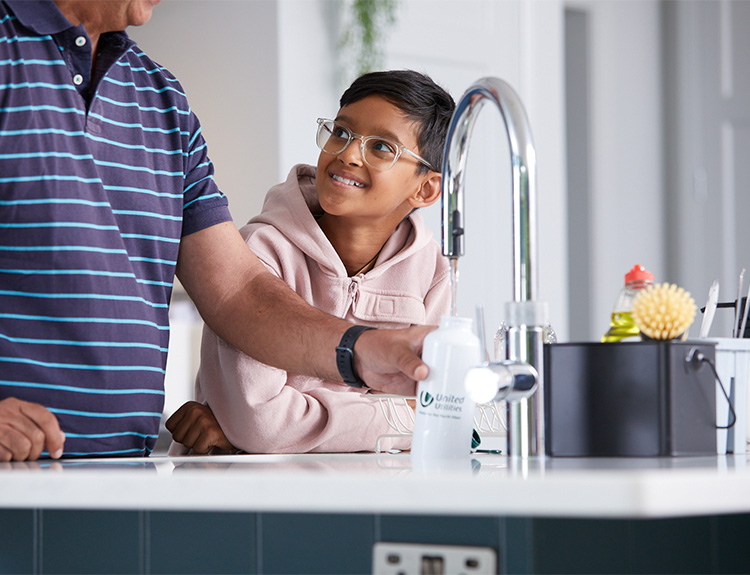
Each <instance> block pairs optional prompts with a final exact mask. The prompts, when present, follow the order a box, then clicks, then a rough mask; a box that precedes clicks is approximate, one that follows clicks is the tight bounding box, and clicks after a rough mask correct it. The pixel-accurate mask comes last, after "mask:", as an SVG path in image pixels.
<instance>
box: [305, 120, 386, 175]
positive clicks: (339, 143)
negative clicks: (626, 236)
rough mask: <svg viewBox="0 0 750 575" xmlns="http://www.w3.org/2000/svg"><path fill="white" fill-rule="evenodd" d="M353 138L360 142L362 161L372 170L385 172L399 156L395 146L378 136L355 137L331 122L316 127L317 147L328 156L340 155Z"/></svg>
mask: <svg viewBox="0 0 750 575" xmlns="http://www.w3.org/2000/svg"><path fill="white" fill-rule="evenodd" d="M355 138H358V139H360V140H362V142H363V146H362V149H363V150H364V160H365V162H367V164H369V165H370V166H372V167H373V168H376V169H380V170H387V169H388V168H390V167H391V166H393V164H395V163H396V160H397V159H398V156H399V155H400V148H399V146H398V145H397V144H395V143H393V142H391V141H389V140H386V139H383V138H379V137H378V136H367V137H366V138H363V137H362V136H355V135H354V134H353V133H352V132H351V130H349V129H348V128H346V127H345V126H342V125H341V124H338V123H337V122H333V121H331V120H325V121H322V122H320V125H319V126H318V137H317V144H318V147H319V148H320V149H321V150H323V151H324V152H327V153H329V154H340V153H341V152H343V151H344V150H345V149H346V147H347V146H348V145H349V143H350V142H351V141H352V140H353V139H355Z"/></svg>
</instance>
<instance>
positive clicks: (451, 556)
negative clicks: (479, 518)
mask: <svg viewBox="0 0 750 575" xmlns="http://www.w3.org/2000/svg"><path fill="white" fill-rule="evenodd" d="M372 573H373V575H442V574H445V575H472V574H476V575H480V574H481V575H492V574H493V573H497V553H496V552H495V550H494V549H492V548H490V547H464V546H458V545H423V544H420V543H386V542H382V541H381V542H378V543H375V545H374V546H373V548H372Z"/></svg>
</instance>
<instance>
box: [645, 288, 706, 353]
mask: <svg viewBox="0 0 750 575" xmlns="http://www.w3.org/2000/svg"><path fill="white" fill-rule="evenodd" d="M695 313H696V307H695V301H694V300H693V298H692V297H690V292H687V291H685V290H684V289H683V288H681V287H677V286H676V285H675V284H670V283H666V282H665V283H662V284H654V285H650V286H648V287H647V288H645V289H644V290H643V291H641V293H639V294H638V295H637V296H636V298H635V301H633V320H634V321H635V323H636V325H637V326H638V329H640V330H641V335H644V336H646V337H647V338H650V339H657V340H670V339H679V338H682V339H685V338H686V337H687V333H688V328H689V327H690V325H691V324H692V323H693V320H694V319H695Z"/></svg>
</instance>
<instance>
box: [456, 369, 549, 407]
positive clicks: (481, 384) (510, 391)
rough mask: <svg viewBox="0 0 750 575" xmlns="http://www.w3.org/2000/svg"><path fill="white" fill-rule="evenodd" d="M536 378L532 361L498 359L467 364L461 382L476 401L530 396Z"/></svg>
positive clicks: (534, 389)
mask: <svg viewBox="0 0 750 575" xmlns="http://www.w3.org/2000/svg"><path fill="white" fill-rule="evenodd" d="M538 381H539V374H538V372H537V370H536V369H535V368H534V366H533V365H529V364H528V363H522V362H518V361H500V362H492V363H484V364H482V365H478V366H475V367H471V368H469V369H468V370H467V372H466V376H465V377H464V386H465V387H466V393H467V394H468V396H469V397H470V398H471V399H472V400H474V401H476V402H477V403H489V402H490V401H502V400H505V401H509V402H511V401H519V400H521V399H524V398H527V397H530V396H531V395H532V394H533V393H534V392H535V391H536V387H537V383H538Z"/></svg>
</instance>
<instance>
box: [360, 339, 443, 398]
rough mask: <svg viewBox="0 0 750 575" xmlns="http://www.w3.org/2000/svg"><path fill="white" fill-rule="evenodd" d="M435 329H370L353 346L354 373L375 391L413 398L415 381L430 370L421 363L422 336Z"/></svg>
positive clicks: (424, 376) (423, 376) (415, 387)
mask: <svg viewBox="0 0 750 575" xmlns="http://www.w3.org/2000/svg"><path fill="white" fill-rule="evenodd" d="M436 327H437V326H429V325H420V326H412V327H409V328H406V329H371V330H369V331H366V332H364V333H362V335H360V336H359V338H358V339H357V341H356V343H355V344H354V369H355V371H356V372H357V374H359V377H361V378H362V379H363V380H364V381H365V383H366V384H367V385H368V386H369V387H370V388H372V389H374V390H376V391H381V392H383V393H392V394H396V395H408V396H414V395H416V389H417V386H416V383H415V381H421V380H423V379H424V378H426V377H427V375H428V374H429V372H430V370H429V368H428V367H427V365H426V364H425V363H424V362H423V361H422V360H421V359H420V356H421V355H422V343H423V342H424V338H425V336H426V335H427V334H428V333H429V332H431V331H432V330H434V329H435V328H436Z"/></svg>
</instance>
